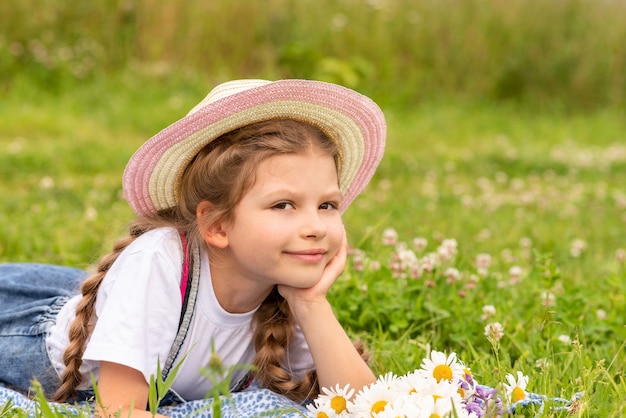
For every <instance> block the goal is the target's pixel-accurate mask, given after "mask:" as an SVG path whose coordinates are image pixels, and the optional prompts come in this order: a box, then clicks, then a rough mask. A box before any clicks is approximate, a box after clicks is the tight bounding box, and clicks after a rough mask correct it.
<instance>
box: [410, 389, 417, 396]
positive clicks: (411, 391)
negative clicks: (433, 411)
mask: <svg viewBox="0 0 626 418" xmlns="http://www.w3.org/2000/svg"><path fill="white" fill-rule="evenodd" d="M414 393H417V390H416V389H415V388H411V390H410V391H409V395H413V394H414Z"/></svg>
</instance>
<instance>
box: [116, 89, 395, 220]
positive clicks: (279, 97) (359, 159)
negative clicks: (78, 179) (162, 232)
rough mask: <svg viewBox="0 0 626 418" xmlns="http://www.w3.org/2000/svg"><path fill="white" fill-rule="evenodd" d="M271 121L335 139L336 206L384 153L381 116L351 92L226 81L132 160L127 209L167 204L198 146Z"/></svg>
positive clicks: (141, 211) (144, 211)
mask: <svg viewBox="0 0 626 418" xmlns="http://www.w3.org/2000/svg"><path fill="white" fill-rule="evenodd" d="M270 119H295V120H298V121H302V122H307V123H310V124H311V125H314V126H317V127H318V128H320V129H321V130H322V131H323V132H325V133H326V134H327V135H328V136H329V137H330V138H332V139H333V140H335V141H337V143H338V144H339V148H340V153H341V161H342V163H341V167H339V188H340V190H341V192H342V194H343V198H342V204H341V208H340V209H341V211H343V210H345V208H346V207H347V206H348V205H349V204H350V203H351V202H352V200H354V198H355V197H356V196H357V195H358V194H359V193H360V192H361V191H362V190H363V189H364V188H365V186H366V185H367V183H368V182H369V181H370V179H371V178H372V175H373V174H374V171H375V170H376V167H377V166H378V164H379V163H380V160H381V158H382V156H383V152H384V147H385V137H386V125H385V119H384V116H383V113H382V111H381V110H380V108H379V107H378V106H377V105H376V104H375V103H374V102H373V101H372V100H370V99H369V98H367V97H365V96H363V95H361V94H359V93H357V92H355V91H353V90H350V89H348V88H345V87H342V86H338V85H336V84H330V83H324V82H320V81H310V80H279V81H274V82H271V81H266V80H235V81H229V82H226V83H223V84H220V85H218V86H217V87H215V88H214V89H213V90H212V91H211V92H210V93H209V94H208V96H207V97H206V98H205V99H204V100H202V101H201V102H200V103H199V104H198V105H197V106H195V107H194V108H193V109H192V110H191V111H190V112H189V114H187V116H185V117H183V118H182V119H180V120H179V121H177V122H175V123H173V124H172V125H170V126H168V127H167V128H165V129H164V130H162V131H161V132H159V133H158V134H156V135H155V136H153V137H152V138H151V139H149V140H148V141H147V142H145V143H144V144H143V145H142V146H141V147H140V148H139V149H138V150H137V152H135V154H134V155H133V156H132V157H131V159H130V161H129V162H128V165H127V166H126V169H125V171H124V177H123V189H124V195H125V197H126V199H127V200H128V202H129V203H130V206H131V207H132V209H133V210H134V211H135V212H136V213H137V214H138V215H150V214H153V213H155V212H156V211H158V210H161V209H167V208H170V207H173V206H174V205H175V204H176V201H177V193H178V189H179V184H180V178H181V175H182V173H183V171H184V169H185V167H186V166H187V165H188V164H189V163H190V161H191V160H192V159H193V157H194V156H195V155H196V154H197V153H198V151H200V149H202V148H203V147H204V146H205V145H207V144H208V143H210V142H211V141H213V140H215V139H217V138H218V137H220V136H221V135H223V134H225V133H227V132H229V131H232V130H234V129H237V128H239V127H242V126H245V125H249V124H251V123H255V122H260V121H265V120H270Z"/></svg>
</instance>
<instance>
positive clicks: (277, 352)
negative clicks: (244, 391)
mask: <svg viewBox="0 0 626 418" xmlns="http://www.w3.org/2000/svg"><path fill="white" fill-rule="evenodd" d="M255 325H256V328H255V331H254V337H253V338H254V348H255V349H256V356H255V358H254V360H253V364H254V365H255V366H256V368H257V370H256V372H255V378H256V379H257V381H258V382H259V383H261V385H262V386H263V387H265V388H267V389H270V390H272V391H274V392H277V393H279V394H281V395H284V396H286V397H288V398H289V399H291V400H293V401H296V402H303V401H305V400H307V399H313V398H315V397H316V396H317V395H318V394H319V392H320V387H319V384H318V381H317V373H316V372H315V370H312V371H310V372H308V373H306V374H305V375H304V376H303V377H302V378H300V379H299V380H294V376H293V375H291V374H289V372H288V371H287V370H286V369H287V368H288V367H289V359H288V358H287V350H288V348H289V346H290V344H291V340H292V337H293V335H294V334H295V328H294V325H293V316H292V314H291V310H290V308H289V305H288V304H287V301H286V300H285V299H284V298H283V297H282V296H281V295H280V294H279V293H278V290H277V289H276V288H274V290H273V291H272V293H270V295H269V296H268V297H267V298H266V299H265V300H264V301H263V303H262V304H261V306H260V307H259V309H258V310H257V311H256V312H255ZM353 344H354V347H355V349H356V350H357V352H358V353H359V354H360V355H361V358H362V359H363V361H365V362H366V363H368V362H369V353H368V352H367V351H366V350H365V348H364V345H363V342H362V341H354V342H353ZM285 366H287V367H285Z"/></svg>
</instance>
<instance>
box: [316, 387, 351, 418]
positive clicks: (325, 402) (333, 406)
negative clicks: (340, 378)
mask: <svg viewBox="0 0 626 418" xmlns="http://www.w3.org/2000/svg"><path fill="white" fill-rule="evenodd" d="M352 395H354V389H351V388H350V385H345V386H344V387H343V388H341V387H339V385H336V386H335V387H334V388H326V387H323V388H322V393H320V394H319V396H318V397H317V399H316V400H315V404H316V406H318V407H322V408H320V410H321V411H322V412H325V411H326V410H328V409H329V408H330V410H331V411H332V412H333V414H334V415H332V416H335V417H343V416H348V415H347V414H348V406H349V405H350V399H351V398H352ZM325 413H326V412H325ZM328 416H329V417H330V416H331V415H328Z"/></svg>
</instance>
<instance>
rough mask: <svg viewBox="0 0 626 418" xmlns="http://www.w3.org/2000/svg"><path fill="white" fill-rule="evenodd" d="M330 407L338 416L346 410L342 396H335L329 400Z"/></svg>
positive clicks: (344, 399)
mask: <svg viewBox="0 0 626 418" xmlns="http://www.w3.org/2000/svg"><path fill="white" fill-rule="evenodd" d="M330 407H331V408H333V409H334V410H335V412H336V413H338V414H340V413H342V412H343V411H345V410H346V398H344V397H343V396H335V397H334V398H332V399H331V400H330Z"/></svg>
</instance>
